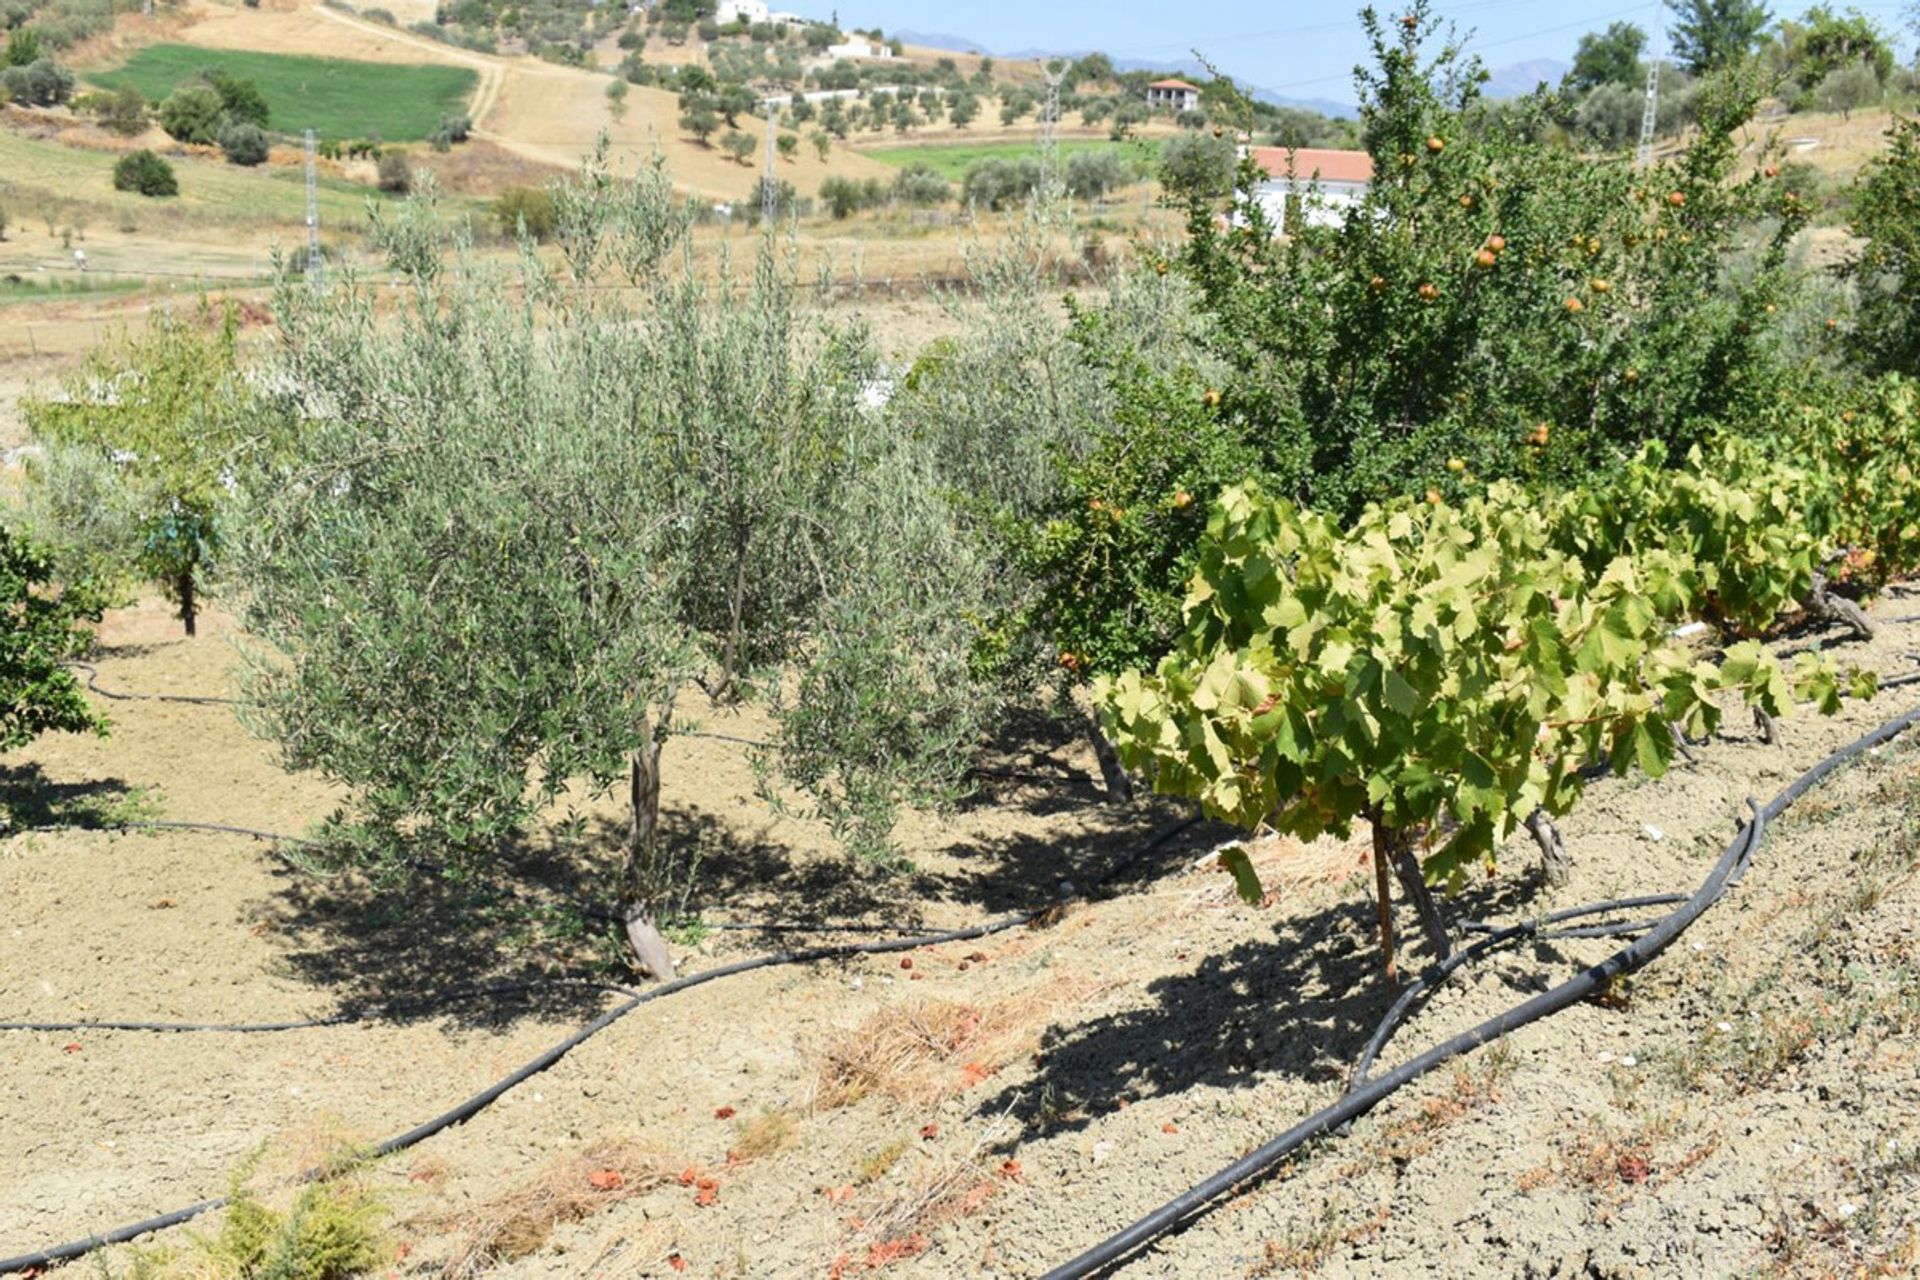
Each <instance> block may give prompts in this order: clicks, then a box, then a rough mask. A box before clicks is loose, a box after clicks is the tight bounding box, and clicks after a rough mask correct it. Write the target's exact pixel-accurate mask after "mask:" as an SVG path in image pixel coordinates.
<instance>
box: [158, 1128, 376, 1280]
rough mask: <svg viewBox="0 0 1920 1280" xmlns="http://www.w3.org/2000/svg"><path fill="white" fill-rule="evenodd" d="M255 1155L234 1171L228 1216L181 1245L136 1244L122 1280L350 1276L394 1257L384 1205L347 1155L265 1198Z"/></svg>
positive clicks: (329, 1279)
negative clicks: (333, 1170)
mask: <svg viewBox="0 0 1920 1280" xmlns="http://www.w3.org/2000/svg"><path fill="white" fill-rule="evenodd" d="M260 1161H261V1153H258V1152H256V1153H255V1154H254V1155H253V1156H252V1157H250V1158H249V1159H247V1160H246V1161H244V1162H243V1163H242V1164H241V1166H240V1167H239V1169H237V1170H236V1171H235V1172H234V1175H233V1178H232V1180H231V1183H230V1190H229V1192H228V1195H229V1196H230V1198H231V1201H230V1203H229V1205H228V1207H227V1210H226V1219H225V1221H223V1222H222V1223H221V1224H220V1230H219V1232H218V1234H215V1235H204V1234H202V1233H200V1232H191V1231H190V1232H188V1234H187V1243H186V1245H185V1246H169V1247H163V1248H159V1249H153V1250H140V1251H138V1252H137V1253H136V1254H135V1256H134V1261H133V1270H132V1272H131V1273H130V1274H129V1275H128V1276H127V1277H126V1280H354V1278H355V1277H358V1276H365V1275H368V1274H370V1273H372V1272H374V1271H376V1270H378V1269H379V1268H380V1267H382V1266H383V1265H385V1264H387V1263H388V1262H390V1261H391V1260H392V1256H393V1250H392V1248H391V1247H390V1246H389V1244H388V1243H387V1240H386V1237H385V1233H384V1230H383V1227H384V1223H385V1222H386V1218H387V1205H386V1202H385V1201H384V1200H383V1199H382V1198H381V1197H380V1195H379V1194H378V1193H377V1192H376V1191H375V1190H374V1189H373V1187H372V1186H371V1185H370V1184H369V1182H368V1180H367V1178H366V1176H365V1174H364V1173H363V1172H359V1171H356V1170H355V1169H354V1168H353V1166H352V1163H351V1161H345V1162H343V1167H345V1168H346V1170H347V1171H346V1172H343V1173H340V1174H337V1175H335V1176H332V1177H326V1178H317V1179H314V1180H313V1181H310V1182H304V1183H302V1184H301V1185H300V1187H299V1189H298V1190H297V1191H295V1192H294V1193H293V1195H292V1196H291V1197H290V1198H287V1199H286V1204H285V1207H284V1208H283V1207H279V1206H277V1205H275V1204H273V1203H270V1202H269V1201H268V1199H267V1198H266V1197H265V1196H263V1195H262V1194H261V1192H260V1190H259V1187H258V1185H257V1184H258V1181H259V1179H258V1177H257V1176H256V1175H257V1174H258V1171H259V1166H260Z"/></svg>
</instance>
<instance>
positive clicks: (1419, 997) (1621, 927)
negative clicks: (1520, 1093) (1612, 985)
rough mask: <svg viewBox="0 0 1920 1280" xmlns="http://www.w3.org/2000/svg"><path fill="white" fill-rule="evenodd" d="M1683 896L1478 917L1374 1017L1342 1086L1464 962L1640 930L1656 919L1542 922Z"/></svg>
mask: <svg viewBox="0 0 1920 1280" xmlns="http://www.w3.org/2000/svg"><path fill="white" fill-rule="evenodd" d="M1686 900H1687V895H1686V894H1684V893H1659V894H1651V895H1648V896H1646V897H1640V898H1616V899H1614V900H1613V901H1611V902H1594V903H1588V904H1587V905H1585V906H1579V907H1568V908H1566V909H1564V910H1561V911H1555V912H1551V913H1549V914H1547V915H1544V916H1538V917H1535V918H1534V919H1532V920H1522V921H1521V922H1519V923H1518V924H1510V925H1505V926H1503V927H1500V928H1495V927H1494V926H1492V925H1489V924H1487V923H1485V922H1484V921H1480V920H1470V921H1468V922H1467V923H1466V925H1465V926H1464V927H1465V928H1466V929H1467V930H1468V931H1469V932H1476V933H1484V934H1486V936H1485V937H1484V938H1481V939H1480V940H1479V941H1477V942H1474V943H1470V944H1469V945H1467V946H1464V947H1462V948H1460V949H1459V950H1458V951H1456V952H1454V953H1453V954H1452V955H1450V956H1448V957H1447V958H1446V959H1445V960H1442V961H1440V962H1439V963H1437V964H1434V965H1432V966H1430V967H1429V968H1428V969H1427V970H1426V971H1425V972H1424V973H1422V974H1421V975H1420V976H1419V977H1417V978H1415V979H1414V980H1413V981H1412V982H1410V983H1408V984H1407V988H1406V990H1404V991H1402V992H1401V993H1400V996H1399V998H1398V999H1397V1000H1395V1001H1394V1002H1393V1004H1392V1006H1391V1007H1389V1008H1388V1010H1387V1012H1386V1015H1385V1016H1384V1017H1382V1018H1381V1019H1380V1024H1379V1025H1378V1026H1377V1027H1375V1028H1374V1032H1373V1037H1372V1039H1370V1040H1368V1041H1367V1044H1366V1047H1365V1048H1364V1049H1362V1050H1361V1052H1360V1059H1359V1061H1358V1062H1357V1063H1355V1064H1354V1068H1353V1078H1352V1082H1351V1084H1350V1085H1349V1086H1348V1087H1349V1088H1350V1089H1353V1088H1358V1087H1359V1086H1360V1085H1362V1084H1365V1083H1366V1080H1367V1073H1368V1072H1369V1071H1370V1070H1372V1069H1373V1063H1374V1059H1375V1058H1377V1057H1378V1056H1379V1054H1380V1051H1381V1050H1382V1049H1384V1048H1385V1047H1386V1045H1387V1041H1388V1039H1390V1038H1391V1037H1392V1035H1393V1033H1394V1031H1395V1030H1396V1029H1397V1028H1398V1027H1399V1025H1400V1023H1402V1022H1403V1021H1405V1020H1406V1017H1407V1014H1408V1013H1409V1012H1411V1011H1412V1010H1413V1008H1414V1006H1415V1005H1416V1004H1424V1003H1425V1002H1426V999H1427V997H1428V996H1429V995H1431V994H1432V993H1433V992H1434V990H1435V989H1437V988H1438V987H1439V986H1440V984H1441V983H1442V982H1445V981H1446V980H1447V978H1448V977H1449V976H1451V975H1452V974H1453V973H1454V972H1455V971H1456V970H1458V969H1461V968H1463V967H1465V966H1466V965H1467V964H1468V963H1469V962H1471V961H1473V960H1477V959H1479V958H1480V957H1481V956H1483V955H1486V954H1488V953H1489V952H1492V951H1496V950H1498V949H1499V948H1501V947H1504V946H1508V945H1510V944H1513V943H1520V942H1528V941H1533V940H1546V939H1548V938H1568V937H1575V938H1577V937H1596V938H1598V937H1611V936H1614V935H1616V934H1621V933H1642V932H1645V931H1646V930H1647V929H1650V928H1652V927H1653V926H1654V925H1656V924H1658V923H1660V922H1659V921H1658V920H1651V921H1639V920H1635V921H1628V922H1625V923H1621V924H1608V925H1594V926H1589V927H1587V928H1581V929H1566V930H1556V931H1553V932H1550V933H1549V932H1546V931H1545V930H1546V928H1547V926H1548V925H1553V924H1559V923H1561V922H1562V921H1566V920H1579V919H1583V918H1585V917H1587V916H1598V915H1608V914H1611V913H1612V912H1615V911H1631V910H1633V909H1634V908H1636V907H1653V906H1665V905H1667V904H1669V903H1676V902H1685V901H1686Z"/></svg>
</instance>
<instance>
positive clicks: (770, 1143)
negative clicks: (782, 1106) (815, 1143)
mask: <svg viewBox="0 0 1920 1280" xmlns="http://www.w3.org/2000/svg"><path fill="white" fill-rule="evenodd" d="M733 1127H734V1138H733V1145H732V1146H731V1147H729V1148H727V1161H728V1163H730V1164H746V1163H748V1162H749V1161H753V1160H764V1159H766V1158H767V1157H768V1156H771V1155H776V1154H778V1153H779V1152H781V1151H784V1150H785V1149H786V1148H787V1147H789V1146H791V1145H792V1143H793V1140H794V1137H795V1136H796V1126H795V1123H794V1119H793V1117H792V1116H791V1115H789V1114H787V1113H786V1112H785V1111H777V1110H772V1111H762V1112H761V1113H760V1114H759V1115H757V1116H754V1117H753V1118H752V1119H751V1120H749V1119H747V1118H745V1117H742V1118H740V1119H739V1120H736V1121H734V1126H733Z"/></svg>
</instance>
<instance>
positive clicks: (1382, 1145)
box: [1348, 1040, 1517, 1174]
mask: <svg viewBox="0 0 1920 1280" xmlns="http://www.w3.org/2000/svg"><path fill="white" fill-rule="evenodd" d="M1516 1068H1517V1063H1516V1062H1515V1060H1514V1056H1513V1049H1512V1047H1511V1046H1510V1045H1509V1044H1508V1043H1507V1042H1506V1041H1504V1040H1500V1041H1495V1042H1494V1043H1493V1044H1492V1045H1489V1046H1488V1047H1487V1050H1486V1052H1485V1053H1484V1054H1482V1055H1481V1057H1480V1059H1479V1061H1478V1063H1477V1065H1468V1064H1466V1063H1460V1064H1458V1065H1456V1066H1455V1067H1454V1069H1453V1077H1452V1079H1451V1080H1449V1081H1448V1083H1447V1087H1446V1088H1444V1089H1442V1090H1441V1091H1440V1092H1439V1093H1436V1094H1434V1095H1433V1096H1431V1097H1427V1098H1422V1099H1421V1100H1420V1102H1419V1105H1418V1106H1417V1107H1416V1108H1415V1109H1414V1110H1413V1111H1412V1112H1411V1113H1409V1114H1407V1115H1404V1116H1398V1117H1395V1118H1394V1119H1392V1120H1389V1121H1388V1122H1387V1123H1385V1124H1383V1125H1382V1126H1381V1127H1380V1131H1379V1133H1378V1134H1377V1135H1376V1136H1375V1137H1374V1139H1373V1140H1372V1141H1371V1142H1370V1143H1368V1144H1367V1148H1366V1156H1365V1158H1364V1159H1362V1160H1360V1161H1358V1162H1356V1163H1354V1164H1353V1165H1351V1166H1349V1168H1348V1172H1349V1174H1356V1173H1360V1172H1362V1171H1364V1170H1365V1169H1367V1168H1368V1167H1369V1166H1377V1165H1383V1164H1391V1165H1393V1166H1395V1167H1399V1168H1403V1167H1405V1166H1406V1165H1407V1164H1408V1163H1410V1162H1411V1161H1412V1160H1414V1159H1415V1158H1416V1157H1418V1156H1422V1155H1424V1154H1426V1153H1427V1152H1428V1151H1431V1150H1432V1149H1433V1148H1434V1146H1435V1145H1436V1144H1438V1143H1439V1141H1440V1138H1441V1136H1442V1134H1443V1133H1444V1132H1445V1131H1446V1130H1447V1129H1448V1128H1449V1127H1450V1126H1452V1125H1453V1124H1454V1123H1455V1122H1456V1121H1459V1120H1461V1119H1464V1118H1465V1117H1466V1116H1469V1115H1471V1114H1473V1113H1474V1112H1476V1111H1481V1110H1484V1109H1485V1108H1487V1107H1490V1106H1492V1105H1494V1104H1495V1103H1497V1102H1499V1101H1500V1091H1501V1087H1502V1086H1503V1085H1504V1084H1505V1083H1506V1082H1507V1081H1508V1080H1509V1079H1511V1078H1512V1076H1513V1073H1514V1071H1515V1070H1516Z"/></svg>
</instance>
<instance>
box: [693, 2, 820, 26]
mask: <svg viewBox="0 0 1920 1280" xmlns="http://www.w3.org/2000/svg"><path fill="white" fill-rule="evenodd" d="M713 20H714V21H715V22H717V23H719V24H720V25H721V26H723V27H726V26H731V25H733V24H734V23H736V22H744V23H746V24H747V25H748V26H750V27H758V26H763V25H765V24H766V23H769V22H772V23H778V24H780V25H782V26H788V27H804V26H805V25H806V24H807V20H806V19H805V18H803V17H801V16H800V15H799V14H797V13H781V12H777V11H775V10H771V9H768V8H767V0H720V7H719V8H717V9H715V10H714V11H713Z"/></svg>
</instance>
